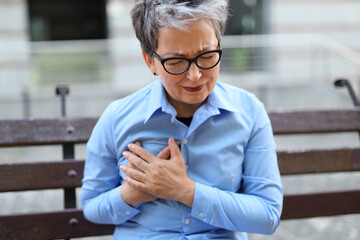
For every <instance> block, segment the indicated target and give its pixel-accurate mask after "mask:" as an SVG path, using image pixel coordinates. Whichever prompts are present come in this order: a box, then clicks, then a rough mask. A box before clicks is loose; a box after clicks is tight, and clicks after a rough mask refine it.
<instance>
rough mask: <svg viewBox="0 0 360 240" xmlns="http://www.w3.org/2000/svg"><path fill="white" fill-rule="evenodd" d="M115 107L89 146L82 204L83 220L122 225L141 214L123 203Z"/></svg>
mask: <svg viewBox="0 0 360 240" xmlns="http://www.w3.org/2000/svg"><path fill="white" fill-rule="evenodd" d="M111 109H112V105H110V106H109V107H108V108H107V109H106V110H105V111H104V113H103V114H102V116H101V117H100V119H99V121H98V122H97V124H96V126H95V127H94V130H93V132H92V134H91V137H90V139H89V141H88V143H87V148H86V161H85V168H84V177H83V180H82V189H81V196H80V201H81V203H82V204H83V210H84V216H85V218H86V219H88V220H89V221H91V222H95V223H100V224H115V225H116V224H121V223H124V222H126V221H127V220H129V219H131V218H132V217H134V216H135V215H136V214H138V213H139V211H138V210H137V209H135V208H133V207H131V206H129V205H128V204H126V203H125V202H124V200H123V199H122V197H121V194H120V190H121V185H120V180H121V179H120V174H119V169H118V166H117V152H116V148H115V145H114V140H113V127H112V121H111V118H112V117H113V114H112V110H111Z"/></svg>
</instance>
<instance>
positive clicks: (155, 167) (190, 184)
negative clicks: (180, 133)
mask: <svg viewBox="0 0 360 240" xmlns="http://www.w3.org/2000/svg"><path fill="white" fill-rule="evenodd" d="M128 148H129V150H130V151H131V152H128V151H126V152H124V153H123V155H124V157H125V158H126V159H127V160H129V162H131V164H133V165H134V166H136V168H130V167H127V166H125V165H122V166H121V170H122V171H123V172H124V173H125V174H126V177H125V181H126V182H127V183H128V184H129V185H130V186H132V187H134V188H136V189H139V190H141V191H144V192H147V193H149V194H151V195H154V196H156V197H159V198H164V199H172V200H176V201H179V202H182V203H184V204H185V205H187V206H189V207H192V203H193V199H194V192H195V182H194V181H192V180H191V179H190V178H189V176H188V175H187V171H186V165H185V161H184V158H183V157H182V155H181V152H180V149H179V147H178V146H177V144H176V143H175V141H174V139H173V138H170V139H169V148H170V155H171V157H170V159H169V160H167V159H161V158H159V157H157V156H154V155H153V154H152V153H150V152H148V151H147V150H145V149H144V148H142V147H140V146H137V145H135V144H129V146H128Z"/></svg>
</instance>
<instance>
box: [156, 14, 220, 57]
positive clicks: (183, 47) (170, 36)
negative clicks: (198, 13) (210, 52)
mask: <svg viewBox="0 0 360 240" xmlns="http://www.w3.org/2000/svg"><path fill="white" fill-rule="evenodd" d="M217 45H218V40H217V37H216V34H215V28H214V26H213V24H212V22H211V21H210V20H206V19H201V20H196V21H193V22H191V23H190V24H188V25H187V26H186V29H184V30H181V29H177V28H174V27H162V28H160V29H159V34H158V47H157V49H156V52H157V53H159V54H163V55H164V54H170V53H178V54H183V55H187V54H194V53H198V52H199V51H202V50H206V49H210V48H216V47H217Z"/></svg>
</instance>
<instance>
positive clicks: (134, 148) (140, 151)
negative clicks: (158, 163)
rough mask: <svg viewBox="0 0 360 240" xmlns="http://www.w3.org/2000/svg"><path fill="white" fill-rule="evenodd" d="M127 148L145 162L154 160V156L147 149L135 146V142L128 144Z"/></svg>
mask: <svg viewBox="0 0 360 240" xmlns="http://www.w3.org/2000/svg"><path fill="white" fill-rule="evenodd" d="M128 148H129V149H130V150H131V151H132V152H133V153H135V154H136V155H138V156H139V157H140V158H142V159H143V160H145V161H147V162H153V161H155V159H156V157H155V156H154V155H153V154H152V153H150V152H149V151H147V150H145V149H144V148H142V147H140V146H137V145H136V144H129V145H128Z"/></svg>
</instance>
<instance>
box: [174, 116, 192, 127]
mask: <svg viewBox="0 0 360 240" xmlns="http://www.w3.org/2000/svg"><path fill="white" fill-rule="evenodd" d="M176 119H177V120H179V121H180V122H182V123H183V124H185V125H186V126H188V127H189V126H190V123H191V121H192V117H176Z"/></svg>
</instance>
